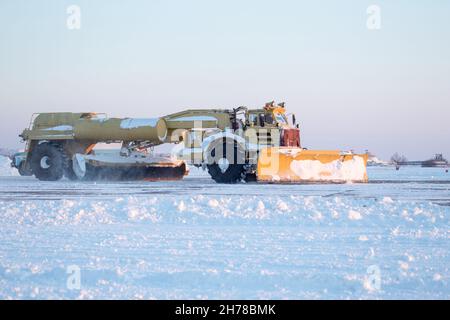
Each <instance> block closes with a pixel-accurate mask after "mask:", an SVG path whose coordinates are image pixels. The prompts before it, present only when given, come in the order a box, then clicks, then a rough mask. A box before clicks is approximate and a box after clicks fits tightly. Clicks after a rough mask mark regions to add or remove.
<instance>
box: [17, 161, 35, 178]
mask: <svg viewBox="0 0 450 320" xmlns="http://www.w3.org/2000/svg"><path fill="white" fill-rule="evenodd" d="M17 171H19V174H20V175H21V176H22V177H29V176H32V175H33V172H31V169H30V168H29V167H28V166H27V163H26V162H25V161H22V162H21V163H20V165H19V168H17Z"/></svg>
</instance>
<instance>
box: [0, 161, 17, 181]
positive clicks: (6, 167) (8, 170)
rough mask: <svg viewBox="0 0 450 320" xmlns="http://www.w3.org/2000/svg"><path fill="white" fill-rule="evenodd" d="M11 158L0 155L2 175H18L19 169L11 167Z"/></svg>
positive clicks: (0, 175)
mask: <svg viewBox="0 0 450 320" xmlns="http://www.w3.org/2000/svg"><path fill="white" fill-rule="evenodd" d="M11 162H12V161H11V159H10V158H8V157H5V156H0V177H8V176H18V175H19V173H18V172H17V169H15V168H12V167H11Z"/></svg>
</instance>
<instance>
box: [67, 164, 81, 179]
mask: <svg viewBox="0 0 450 320" xmlns="http://www.w3.org/2000/svg"><path fill="white" fill-rule="evenodd" d="M64 177H66V178H67V179H69V180H70V181H77V180H80V179H79V178H78V177H77V175H76V174H75V172H74V171H73V162H72V160H67V163H66V168H65V169H64Z"/></svg>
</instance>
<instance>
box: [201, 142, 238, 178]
mask: <svg viewBox="0 0 450 320" xmlns="http://www.w3.org/2000/svg"><path fill="white" fill-rule="evenodd" d="M227 150H231V151H233V152H229V154H227ZM211 156H212V157H213V159H214V161H213V163H211V164H208V165H207V168H208V173H209V175H210V176H211V178H212V179H213V180H214V181H216V182H218V183H237V182H240V181H241V180H242V179H243V178H244V172H245V170H244V162H245V161H244V159H245V152H244V150H242V148H241V147H239V146H238V145H237V143H236V142H234V141H233V142H224V143H223V144H222V145H220V144H219V145H218V146H217V147H214V149H212V150H211Z"/></svg>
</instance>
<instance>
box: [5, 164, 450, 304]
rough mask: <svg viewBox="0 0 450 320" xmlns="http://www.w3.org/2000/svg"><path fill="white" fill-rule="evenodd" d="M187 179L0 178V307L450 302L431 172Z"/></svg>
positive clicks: (443, 197) (442, 214)
mask: <svg viewBox="0 0 450 320" xmlns="http://www.w3.org/2000/svg"><path fill="white" fill-rule="evenodd" d="M194 171H195V170H194ZM192 173H193V174H192V176H189V177H187V178H185V179H184V180H183V181H178V182H158V183H149V182H123V183H103V182H102V183H72V182H68V181H62V182H56V183H43V182H39V181H37V180H35V179H34V178H25V177H0V228H1V232H0V298H145V299H147V298H156V299H166V298H175V299H177V298H194V299H197V298H199V299H200V298H212V299H216V298H224V299H231V298H237V299H250V298H256V299H260V298H275V299H284V298H288V299H297V298H325V299H327V298H375V299H376V298H445V299H449V298H450V283H449V281H450V279H449V276H450V273H449V265H450V256H449V248H450V223H449V222H450V173H445V172H444V170H443V169H422V168H413V167H411V168H402V169H401V170H400V171H398V172H397V171H395V170H394V169H393V168H369V178H370V179H371V183H370V184H344V185H268V184H239V185H219V184H216V183H214V182H213V181H211V180H210V179H209V177H208V176H205V175H202V174H201V173H199V172H192ZM69 266H77V267H79V270H80V275H81V278H80V279H81V282H80V284H81V287H80V289H79V290H78V289H71V288H70V286H69V287H68V286H67V279H68V278H69V277H70V274H67V270H68V267H69ZM69 269H70V268H69Z"/></svg>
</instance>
